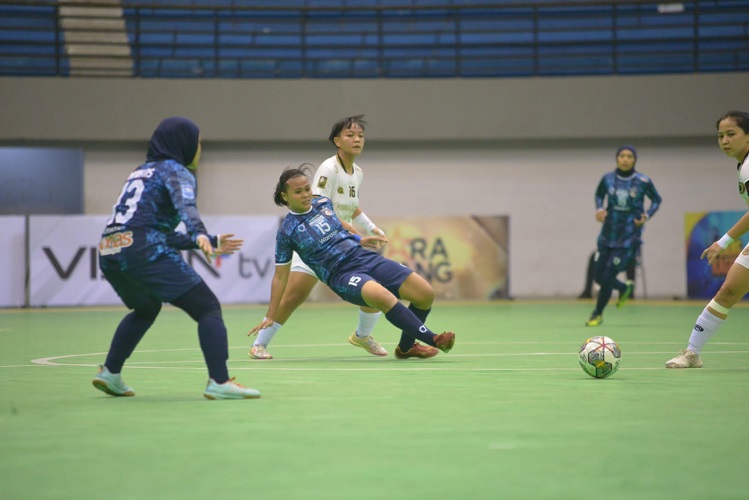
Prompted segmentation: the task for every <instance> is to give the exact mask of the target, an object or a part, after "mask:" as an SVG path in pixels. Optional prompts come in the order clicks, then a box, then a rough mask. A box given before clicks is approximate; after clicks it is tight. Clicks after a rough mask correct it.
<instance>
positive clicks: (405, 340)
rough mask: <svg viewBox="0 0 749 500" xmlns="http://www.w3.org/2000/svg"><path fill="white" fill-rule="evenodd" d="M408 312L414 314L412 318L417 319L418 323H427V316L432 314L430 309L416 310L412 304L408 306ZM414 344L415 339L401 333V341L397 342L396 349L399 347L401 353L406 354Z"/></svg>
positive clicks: (403, 332)
mask: <svg viewBox="0 0 749 500" xmlns="http://www.w3.org/2000/svg"><path fill="white" fill-rule="evenodd" d="M408 310H409V311H411V312H412V313H414V316H416V317H417V318H419V321H421V322H422V323H426V322H427V316H429V313H430V312H432V310H431V309H418V308H417V307H416V306H414V305H413V304H409V305H408ZM415 342H416V339H415V338H413V337H412V336H411V335H409V334H407V333H406V332H405V331H401V339H400V342H398V347H400V350H401V352H408V351H409V350H410V349H411V348H412V347H413V346H414V343H415Z"/></svg>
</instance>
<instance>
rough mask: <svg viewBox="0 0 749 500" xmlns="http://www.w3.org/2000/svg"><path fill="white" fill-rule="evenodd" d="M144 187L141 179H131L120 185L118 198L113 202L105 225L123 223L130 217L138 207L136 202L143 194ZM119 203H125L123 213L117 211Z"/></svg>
mask: <svg viewBox="0 0 749 500" xmlns="http://www.w3.org/2000/svg"><path fill="white" fill-rule="evenodd" d="M144 188H145V185H144V184H143V181H142V180H141V179H133V180H131V181H129V182H126V183H125V185H124V186H123V187H122V192H121V193H120V196H119V198H117V203H115V205H114V208H113V209H112V216H111V217H110V218H109V220H108V221H107V225H109V224H112V223H117V224H125V223H126V222H127V221H129V220H130V219H132V218H133V214H134V213H135V211H136V210H137V209H138V202H139V201H140V197H141V195H143V189H144ZM120 205H125V206H126V207H127V210H126V211H125V213H121V212H118V211H117V207H119V206H120Z"/></svg>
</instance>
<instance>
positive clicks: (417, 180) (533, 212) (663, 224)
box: [85, 123, 744, 298]
mask: <svg viewBox="0 0 749 500" xmlns="http://www.w3.org/2000/svg"><path fill="white" fill-rule="evenodd" d="M374 126H375V125H374V124H371V125H370V127H374ZM711 127H712V123H709V124H707V127H706V128H707V129H710V128H711ZM321 142H322V141H321ZM641 142H643V144H638V142H637V141H635V142H634V144H635V146H637V148H638V155H639V161H638V164H637V168H638V169H639V170H641V171H642V172H643V173H646V174H648V175H649V176H650V177H651V178H652V179H653V181H654V183H655V185H656V187H657V188H658V190H659V192H660V194H661V196H662V197H663V204H662V206H661V209H660V211H659V212H658V213H657V214H656V216H655V217H654V218H653V219H652V220H650V221H649V222H648V223H647V226H646V229H645V233H644V240H645V246H644V248H643V260H644V266H643V267H644V269H645V277H646V283H645V284H646V287H647V294H648V297H651V298H653V297H657V298H671V297H683V296H684V295H685V293H686V276H685V274H686V264H685V245H684V241H685V239H684V214H685V213H689V212H701V211H708V210H741V209H742V208H744V206H743V205H742V202H741V199H740V197H739V196H738V193H737V192H736V191H737V190H736V187H735V185H736V173H735V165H734V162H733V160H731V159H730V158H727V157H725V156H724V155H723V153H722V152H721V151H720V150H719V149H718V147H717V144H716V142H715V139H714V137H713V136H712V135H706V136H705V137H704V138H698V139H693V140H689V141H644V140H643V141H641ZM617 144H618V143H614V142H610V141H596V142H593V143H587V142H586V143H582V142H579V141H551V142H549V141H535V142H532V143H530V144H529V143H528V141H512V142H493V143H492V142H462V143H433V144H431V143H414V144H410V145H404V144H399V143H398V144H396V143H387V142H383V143H378V142H377V141H375V140H371V139H370V140H369V141H368V143H367V146H366V148H365V152H364V154H363V155H362V156H361V157H360V159H359V162H358V164H359V165H360V166H361V167H362V168H363V169H364V171H365V181H364V185H363V188H362V207H363V208H365V210H366V212H367V213H368V214H369V215H370V217H371V218H372V219H373V220H375V221H376V220H377V217H378V216H409V215H454V214H508V215H509V216H510V290H511V293H512V295H513V296H515V297H518V298H522V297H573V296H576V295H577V294H579V293H580V291H581V290H582V287H583V283H584V272H585V269H586V266H587V259H588V257H589V255H590V253H591V252H592V251H593V250H594V249H595V241H596V237H597V235H598V231H599V228H600V226H599V224H598V223H597V222H596V221H595V219H594V217H593V214H594V202H593V194H594V190H595V188H596V186H597V183H598V181H599V179H600V177H601V176H602V175H603V173H605V172H606V171H608V170H610V169H613V168H614V153H615V150H616V146H617ZM332 153H333V151H332V149H331V148H328V147H326V144H325V143H324V142H322V144H316V145H310V144H301V143H297V144H272V145H269V146H266V147H264V148H263V147H260V146H258V145H257V144H251V145H250V144H248V145H236V144H232V145H225V144H224V145H222V144H211V143H206V144H204V153H203V159H202V163H201V168H200V170H199V175H198V181H199V207H200V209H201V212H202V213H204V214H274V213H277V214H279V215H281V214H284V213H285V211H284V209H281V208H278V207H276V206H275V205H274V204H273V201H272V193H273V189H274V187H275V183H276V182H277V180H278V176H279V174H280V172H281V171H282V170H283V169H284V168H285V167H287V166H290V165H292V166H296V165H298V164H300V163H303V162H312V163H314V164H315V166H316V165H317V164H319V163H320V162H321V161H322V160H323V159H325V158H327V157H328V156H330V155H332ZM143 154H144V153H143V151H142V149H141V148H139V147H134V146H128V147H127V148H124V149H123V148H121V149H117V148H114V149H111V150H110V149H106V148H102V147H92V148H88V149H87V154H86V167H85V179H86V186H85V193H86V201H85V206H86V213H108V212H109V211H110V210H111V204H112V202H113V201H114V199H115V197H116V196H117V194H118V192H119V189H120V184H121V182H122V180H123V179H124V178H125V177H126V175H127V173H128V172H129V171H130V170H132V168H134V166H136V165H137V164H139V162H141V161H142V159H143Z"/></svg>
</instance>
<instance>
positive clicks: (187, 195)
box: [182, 184, 195, 200]
mask: <svg viewBox="0 0 749 500" xmlns="http://www.w3.org/2000/svg"><path fill="white" fill-rule="evenodd" d="M182 197H183V198H184V199H186V200H194V199H195V191H194V190H193V188H192V186H190V185H187V184H182Z"/></svg>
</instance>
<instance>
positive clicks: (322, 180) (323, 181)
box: [317, 176, 328, 189]
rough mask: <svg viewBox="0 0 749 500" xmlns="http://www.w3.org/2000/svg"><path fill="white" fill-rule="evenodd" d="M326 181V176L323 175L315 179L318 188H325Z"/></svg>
mask: <svg viewBox="0 0 749 500" xmlns="http://www.w3.org/2000/svg"><path fill="white" fill-rule="evenodd" d="M327 183H328V178H327V177H325V176H321V177H320V180H319V181H317V187H319V188H320V189H325V185H326V184H327Z"/></svg>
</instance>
